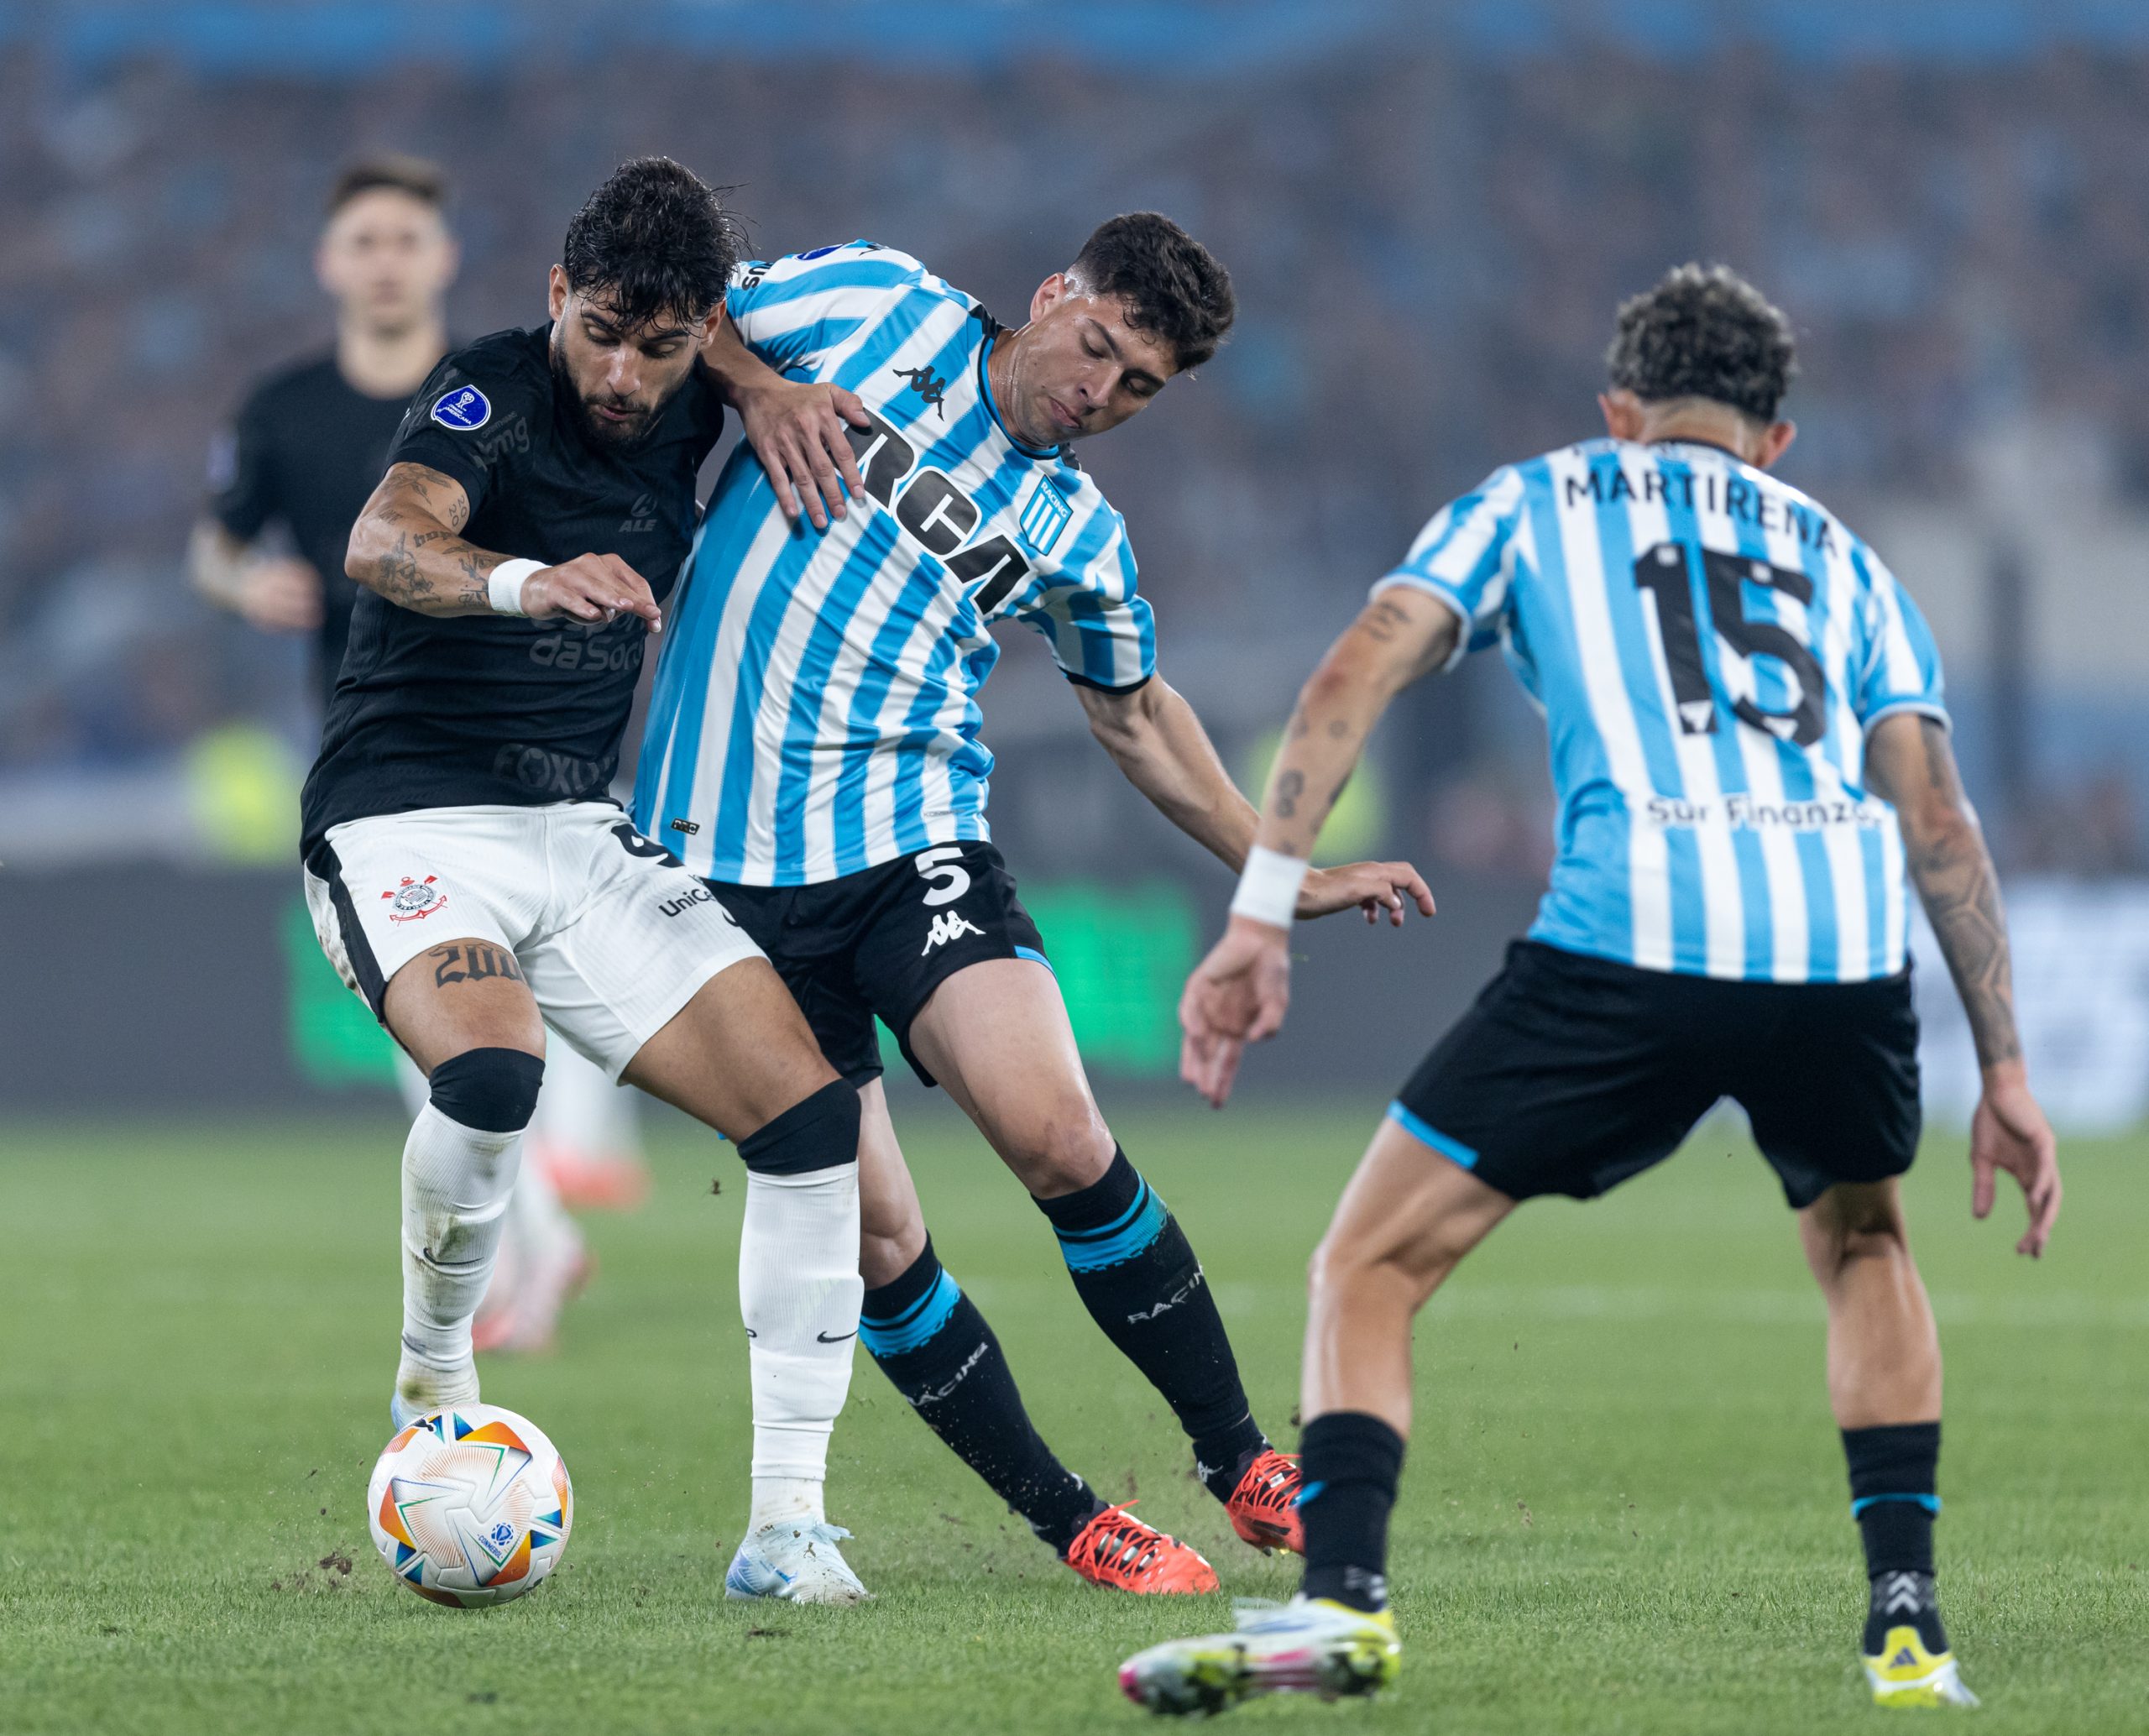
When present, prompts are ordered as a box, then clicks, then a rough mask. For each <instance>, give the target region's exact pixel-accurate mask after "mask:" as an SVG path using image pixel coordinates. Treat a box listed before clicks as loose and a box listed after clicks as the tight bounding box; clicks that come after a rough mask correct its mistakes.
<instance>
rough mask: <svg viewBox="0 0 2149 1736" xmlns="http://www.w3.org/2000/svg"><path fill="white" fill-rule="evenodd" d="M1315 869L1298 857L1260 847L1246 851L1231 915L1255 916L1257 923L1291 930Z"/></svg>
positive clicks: (1232, 896) (1257, 845)
mask: <svg viewBox="0 0 2149 1736" xmlns="http://www.w3.org/2000/svg"><path fill="white" fill-rule="evenodd" d="M1312 866H1313V864H1312V863H1310V862H1308V861H1305V860H1302V859H1301V858H1299V857H1297V856H1287V855H1284V854H1283V853H1282V852H1281V851H1280V850H1263V848H1262V847H1261V846H1260V845H1259V844H1256V845H1254V847H1253V848H1252V850H1250V851H1248V852H1247V859H1246V866H1245V868H1244V869H1243V870H1242V871H1240V874H1239V889H1238V891H1237V892H1235V893H1233V894H1232V895H1231V914H1232V915H1233V916H1247V917H1252V918H1253V919H1254V921H1256V922H1257V923H1269V924H1271V925H1272V926H1273V927H1275V928H1289V927H1290V926H1291V919H1292V918H1293V917H1294V916H1295V915H1296V914H1297V912H1298V908H1299V887H1301V886H1304V885H1305V882H1306V875H1307V872H1308V871H1310V869H1311V868H1312Z"/></svg>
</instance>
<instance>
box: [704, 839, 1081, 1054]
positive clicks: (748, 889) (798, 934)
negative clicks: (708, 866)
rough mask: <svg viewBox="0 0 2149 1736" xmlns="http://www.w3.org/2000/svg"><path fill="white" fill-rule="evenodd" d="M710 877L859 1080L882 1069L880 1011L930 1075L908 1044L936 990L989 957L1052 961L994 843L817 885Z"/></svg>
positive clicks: (827, 1045) (937, 850)
mask: <svg viewBox="0 0 2149 1736" xmlns="http://www.w3.org/2000/svg"><path fill="white" fill-rule="evenodd" d="M709 884H710V885H711V886H713V887H714V889H715V891H716V895H717V897H718V898H719V899H720V900H721V901H722V902H723V905H724V908H725V909H726V910H729V912H731V913H732V914H733V915H734V916H735V917H736V918H739V923H740V927H742V928H745V931H746V932H747V933H749V934H750V935H751V936H752V937H753V938H754V940H755V941H756V944H758V945H759V946H760V947H761V950H762V951H763V952H765V953H766V954H768V955H769V960H770V962H771V964H773V965H775V966H776V969H777V970H779V971H781V972H782V975H783V980H784V981H785V982H787V984H789V985H790V986H791V992H792V995H794V996H797V1001H798V1005H799V1007H801V1009H803V1012H805V1014H806V1022H807V1023H808V1024H809V1025H811V1026H812V1027H813V1035H814V1037H815V1038H816V1039H817V1040H818V1042H819V1043H820V1045H821V1053H822V1054H824V1055H826V1056H827V1057H828V1058H829V1065H830V1066H832V1067H834V1069H836V1071H837V1072H839V1073H840V1074H842V1075H843V1076H844V1078H845V1079H848V1080H850V1081H852V1083H854V1084H858V1085H862V1084H864V1083H865V1081H866V1080H869V1079H878V1078H879V1077H880V1076H881V1043H880V1038H879V1035H878V1033H876V1032H875V1030H874V1028H873V1020H874V1017H875V1016H876V1014H877V1015H878V1016H879V1017H880V1020H881V1023H883V1024H885V1025H886V1027H888V1028H889V1029H890V1030H891V1031H892V1032H893V1033H895V1036H896V1041H897V1043H899V1044H900V1045H901V1046H902V1052H903V1059H905V1060H906V1061H908V1062H909V1063H910V1064H911V1070H912V1072H914V1073H916V1074H917V1075H918V1077H919V1078H920V1079H921V1080H924V1081H925V1083H926V1084H927V1085H933V1084H936V1083H938V1081H937V1080H934V1078H933V1075H931V1074H930V1073H928V1072H927V1071H926V1070H925V1069H924V1067H923V1066H922V1065H921V1064H919V1062H918V1057H917V1055H916V1054H913V1053H912V1049H911V1046H910V1027H911V1021H912V1019H914V1018H916V1017H918V1010H919V1009H920V1008H921V1007H923V1006H924V1005H925V1003H926V1001H928V999H929V998H931V996H932V994H933V991H934V990H935V989H937V988H939V986H940V985H941V984H942V983H944V982H945V981H946V980H948V979H949V977H951V976H953V975H954V974H955V973H956V972H957V971H958V970H963V969H965V968H966V967H967V966H969V965H979V964H982V963H984V962H985V961H986V960H988V959H1033V960H1036V961H1037V962H1038V964H1040V965H1047V964H1048V960H1046V958H1045V955H1044V941H1043V939H1042V938H1040V936H1039V935H1038V925H1037V924H1036V923H1033V922H1032V921H1031V920H1030V913H1029V912H1027V910H1025V909H1023V908H1022V900H1021V899H1020V898H1018V897H1016V896H1015V879H1014V876H1012V875H1011V874H1010V873H1008V871H1007V864H1006V863H1005V862H1003V861H1002V860H1001V857H1000V852H999V851H998V850H995V849H994V848H993V847H992V846H991V844H975V843H971V844H935V845H934V846H933V848H932V849H930V850H920V851H919V852H918V854H917V855H914V856H902V857H898V858H897V860H895V861H892V862H883V863H881V865H880V866H879V867H877V868H867V869H864V870H861V871H860V872H858V873H856V874H846V875H844V876H843V877H842V878H841V879H840V880H824V881H821V882H820V883H819V884H818V885H816V886H732V885H730V884H729V883H727V882H724V881H710V882H709Z"/></svg>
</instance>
